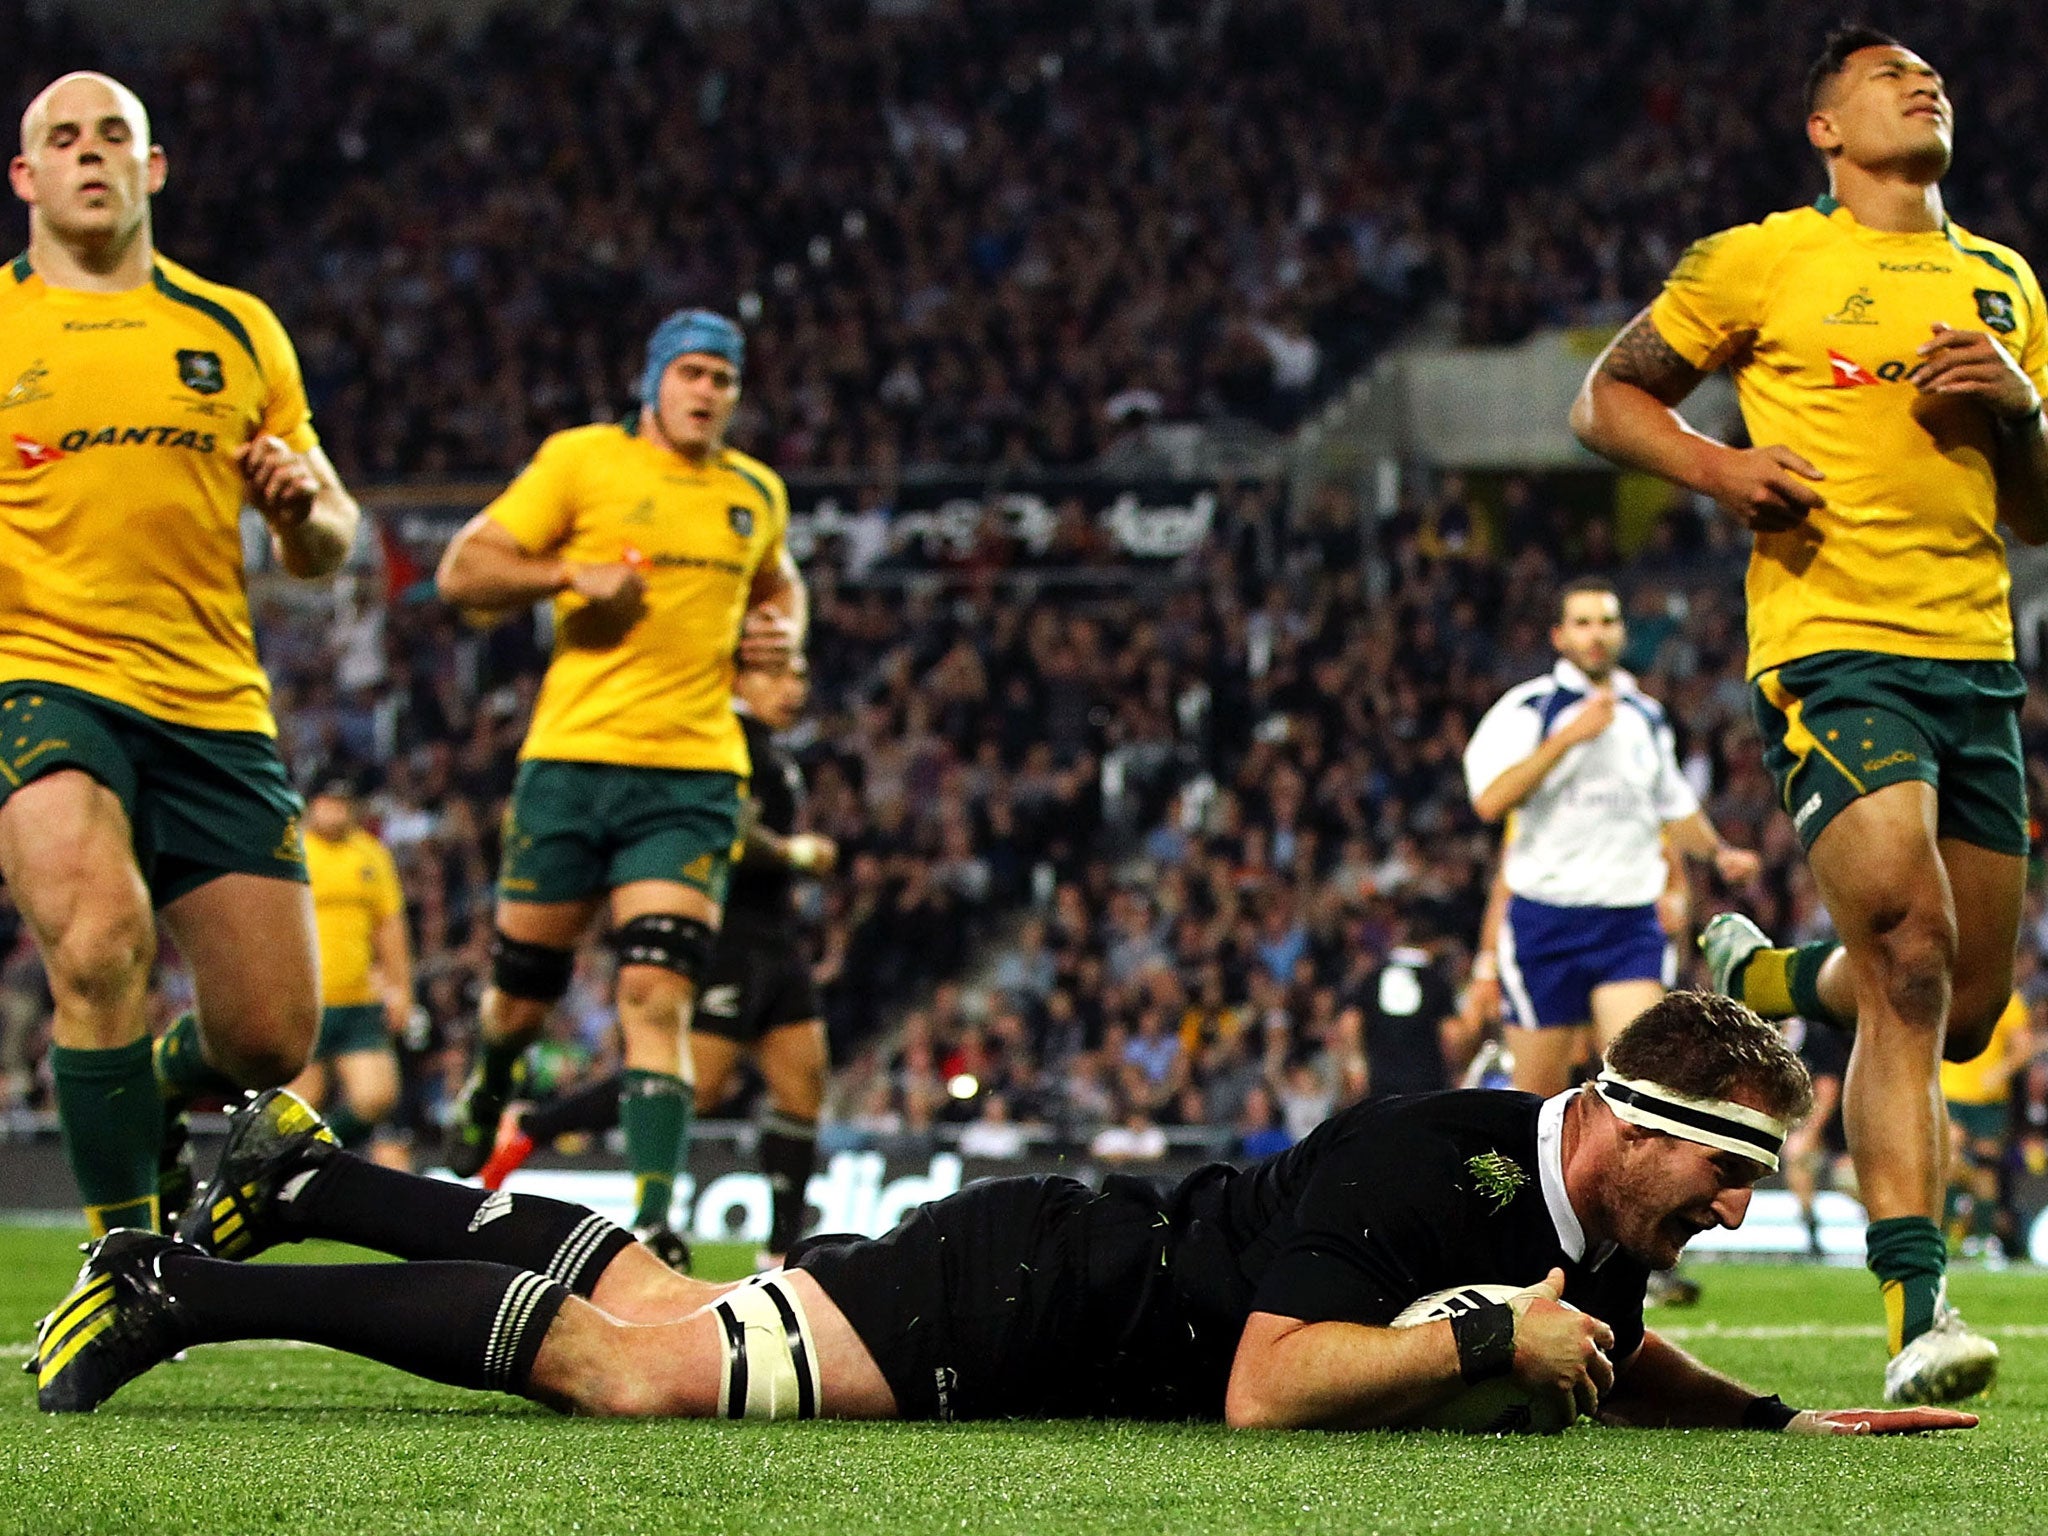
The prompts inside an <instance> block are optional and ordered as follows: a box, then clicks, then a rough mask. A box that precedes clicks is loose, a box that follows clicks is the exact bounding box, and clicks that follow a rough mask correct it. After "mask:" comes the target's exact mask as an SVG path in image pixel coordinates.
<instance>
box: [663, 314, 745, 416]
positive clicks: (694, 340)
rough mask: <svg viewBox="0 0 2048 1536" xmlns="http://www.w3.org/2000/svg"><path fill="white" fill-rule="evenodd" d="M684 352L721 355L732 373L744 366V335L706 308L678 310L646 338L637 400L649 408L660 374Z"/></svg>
mask: <svg viewBox="0 0 2048 1536" xmlns="http://www.w3.org/2000/svg"><path fill="white" fill-rule="evenodd" d="M685 352H708V353H709V354H711V356H713V357H722V358H724V359H725V360H726V361H727V362H728V363H731V364H732V366H733V371H734V372H735V373H737V372H739V371H740V369H741V368H742V367H743V366H744V365H745V362H746V355H747V338H746V337H744V336H742V335H741V334H740V328H739V327H738V326H736V325H734V324H733V323H732V322H731V321H730V320H728V319H726V318H725V316H723V315H720V314H714V313H712V311H710V310H708V309H679V310H677V311H676V312H675V313H674V314H672V315H670V316H669V317H668V318H667V319H666V320H664V321H662V322H661V324H659V325H657V326H656V327H655V328H654V331H653V333H652V334H651V335H649V336H648V338H647V370H646V372H644V373H642V374H641V375H640V403H641V404H642V405H644V406H646V407H647V409H649V410H650V411H651V410H653V409H654V404H655V401H656V400H657V399H659V398H660V395H661V376H662V375H663V374H664V373H667V372H668V365H669V364H670V363H672V362H674V361H675V360H676V359H677V358H679V357H681V356H682V355H683V354H684V353H685Z"/></svg>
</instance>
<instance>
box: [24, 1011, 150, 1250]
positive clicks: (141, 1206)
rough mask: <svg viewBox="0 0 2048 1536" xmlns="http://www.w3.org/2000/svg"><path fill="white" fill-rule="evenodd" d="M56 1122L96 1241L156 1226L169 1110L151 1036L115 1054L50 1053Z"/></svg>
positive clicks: (59, 1050) (67, 1050)
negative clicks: (122, 1230) (161, 1146)
mask: <svg viewBox="0 0 2048 1536" xmlns="http://www.w3.org/2000/svg"><path fill="white" fill-rule="evenodd" d="M50 1076H51V1077H52V1079H54V1081H55V1083H56V1087H57V1123H58V1125H59V1127H60V1128H61V1129H62V1131H63V1133H64V1151H65V1155H66V1156H67V1157H69V1158H70V1160H71V1171H72V1174H73V1175H74V1176H75V1177H76V1178H77V1180H78V1196H79V1199H80V1200H81V1201H82V1202H83V1203H84V1205H85V1220H86V1224H87V1225H88V1226H89V1227H90V1228H91V1229H92V1232H93V1235H94V1236H95V1237H98V1236H100V1235H101V1234H103V1233H106V1232H111V1231H112V1230H113V1229H114V1228H115V1227H143V1228H146V1229H149V1230H152V1231H153V1230H155V1228H156V1226H157V1224H158V1214H157V1199H156V1174H157V1145H158V1143H159V1142H161V1141H162V1140H163V1131H164V1106H163V1101H162V1100H161V1099H160V1098H158V1097H157V1083H156V1071H155V1069H154V1068H153V1067H152V1066H151V1065H150V1043H149V1040H148V1038H147V1037H144V1038H143V1039H140V1040H137V1041H134V1042H133V1043H131V1044H128V1045H122V1046H116V1047H115V1048H114V1049H113V1050H110V1051H92V1050H73V1049H71V1048H70V1047H68V1046H62V1045H54V1046H52V1047H50Z"/></svg>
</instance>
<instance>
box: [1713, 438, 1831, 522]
mask: <svg viewBox="0 0 2048 1536" xmlns="http://www.w3.org/2000/svg"><path fill="white" fill-rule="evenodd" d="M1826 478H1827V477H1826V476H1825V475H1823V474H1822V473H1821V472H1820V471H1819V470H1818V469H1816V468H1814V466H1813V465H1812V464H1810V463H1808V462H1807V461H1806V460H1805V459H1803V458H1801V457H1800V456H1799V455H1798V454H1796V453H1794V452H1793V451H1792V450H1791V449H1790V448H1786V447H1782V446H1778V445H1775V444H1774V445H1772V446H1769V447H1765V448H1727V449H1723V450H1722V451H1721V452H1720V453H1717V454H1716V455H1715V456H1714V473H1713V479H1712V482H1711V483H1710V484H1709V486H1708V487H1707V491H1708V494H1709V495H1711V496H1712V497H1713V498H1714V500H1716V501H1718V502H1719V503H1721V505H1722V506H1724V507H1726V508H1727V509H1728V510H1729V511H1730V512H1732V513H1734V514H1735V516H1736V517H1738V518H1739V519H1741V521H1742V525H1743V527H1745V528H1747V529H1749V530H1750V531H1751V532H1752V533H1783V532H1784V531H1785V530H1786V529H1787V528H1796V527H1798V526H1799V524H1801V523H1803V522H1804V521H1806V514H1807V513H1809V512H1811V511H1813V510H1814V509H1815V508H1816V507H1824V506H1826V505H1827V501H1826V499H1825V498H1824V497H1822V495H1821V493H1820V492H1819V491H1816V490H1815V489H1814V488H1813V485H1812V484H1811V483H1810V482H1816V481H1820V480H1824V479H1826Z"/></svg>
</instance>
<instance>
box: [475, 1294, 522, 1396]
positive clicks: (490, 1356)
mask: <svg viewBox="0 0 2048 1536" xmlns="http://www.w3.org/2000/svg"><path fill="white" fill-rule="evenodd" d="M524 1278H525V1277H524V1276H521V1277H520V1280H523V1279H524ZM520 1280H514V1281H513V1282H512V1283H511V1284H510V1285H508V1286H506V1287H505V1294H504V1295H502V1296H500V1297H499V1298H498V1315H497V1316H496V1317H494V1318H492V1319H491V1333H490V1337H489V1338H488V1339H486V1340H485V1341H484V1380H485V1382H486V1383H489V1384H492V1385H495V1384H496V1383H497V1380H498V1354H499V1350H500V1347H501V1341H502V1340H503V1338H504V1336H505V1320H506V1319H507V1318H508V1317H510V1316H511V1315H512V1299H513V1297H515V1296H517V1295H518V1294H519V1286H520Z"/></svg>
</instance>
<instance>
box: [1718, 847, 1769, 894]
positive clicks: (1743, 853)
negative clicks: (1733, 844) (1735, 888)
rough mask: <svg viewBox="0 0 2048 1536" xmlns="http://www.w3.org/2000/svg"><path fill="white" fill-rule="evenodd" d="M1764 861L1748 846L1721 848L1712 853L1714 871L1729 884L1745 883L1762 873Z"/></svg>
mask: <svg viewBox="0 0 2048 1536" xmlns="http://www.w3.org/2000/svg"><path fill="white" fill-rule="evenodd" d="M1763 868H1764V861H1763V860H1762V859H1761V858H1759V857H1757V854H1756V852H1755V850H1753V849H1749V848H1723V849H1721V850H1720V852H1718V853H1716V854H1715V855H1714V872H1715V873H1716V874H1718V875H1719V876H1720V877H1721V878H1722V879H1723V880H1726V881H1727V882H1728V883H1729V884H1730V885H1747V884H1749V882H1750V881H1752V880H1754V879H1755V878H1756V877H1757V876H1758V875H1760V874H1762V873H1763Z"/></svg>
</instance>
